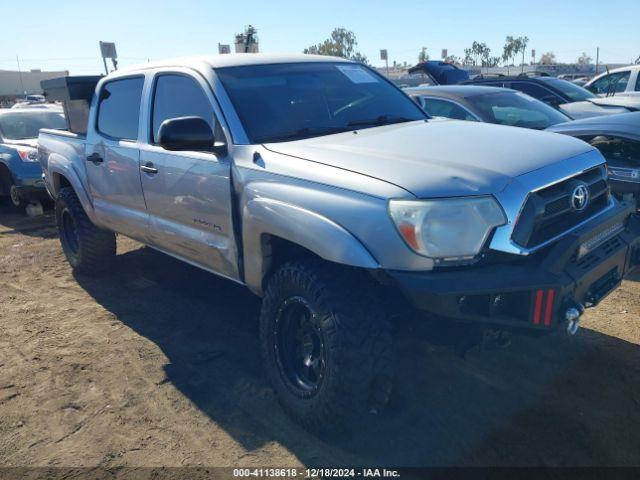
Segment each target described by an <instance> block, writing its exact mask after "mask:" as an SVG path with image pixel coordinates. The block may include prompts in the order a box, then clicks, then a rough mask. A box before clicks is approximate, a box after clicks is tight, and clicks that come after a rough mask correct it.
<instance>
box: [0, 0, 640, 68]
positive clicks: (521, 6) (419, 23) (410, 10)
mask: <svg viewBox="0 0 640 480" xmlns="http://www.w3.org/2000/svg"><path fill="white" fill-rule="evenodd" d="M0 11H1V12H2V18H3V21H2V30H1V31H2V35H1V37H0V38H1V40H0V69H6V70H15V69H17V61H16V56H17V57H18V58H19V59H20V66H21V68H22V69H25V70H27V69H32V68H40V69H42V70H69V71H70V72H71V74H94V73H101V72H102V71H103V70H104V67H103V65H102V60H101V58H100V54H99V47H98V42H99V41H100V40H103V41H112V42H115V43H116V47H117V51H118V56H119V61H120V65H122V66H124V65H132V64H136V63H141V62H146V61H148V60H157V59H161V58H168V57H175V56H183V55H201V54H216V53H217V45H218V43H223V44H232V43H233V38H234V34H236V33H239V32H241V31H242V30H243V29H244V27H245V26H246V25H248V24H252V25H254V26H255V27H256V28H257V29H258V37H259V40H260V50H261V51H262V52H269V53H291V52H301V51H302V50H303V49H304V48H305V47H308V46H310V45H313V44H315V43H319V42H321V41H322V40H324V39H325V38H327V37H328V36H329V34H330V33H331V31H332V30H333V28H335V27H344V28H347V29H349V30H351V31H353V32H354V33H355V34H356V37H357V40H358V50H360V51H361V52H362V53H364V54H365V55H366V56H367V57H368V58H369V61H370V62H371V63H372V64H373V65H377V66H382V65H383V62H382V61H381V60H380V57H379V56H380V53H379V52H380V49H382V48H386V49H387V50H388V52H389V63H390V64H391V63H393V61H394V60H395V61H397V62H399V63H402V62H404V61H406V62H408V63H409V64H414V63H416V61H417V57H418V54H419V51H420V49H421V48H422V47H426V48H427V53H428V54H429V55H430V56H431V58H439V56H440V52H441V50H442V49H443V48H447V49H448V51H449V54H450V55H451V54H453V55H458V56H462V55H463V50H464V49H465V48H467V47H469V46H470V45H471V43H472V42H473V41H474V40H475V41H479V42H486V43H487V45H488V46H489V47H490V48H491V49H492V55H496V56H497V55H500V54H501V53H502V46H503V45H504V39H505V36H507V35H513V36H521V35H527V36H528V37H529V39H530V42H529V48H535V49H536V51H537V56H538V58H539V57H540V55H541V54H542V53H544V52H547V51H553V52H554V53H555V54H556V58H557V60H558V61H562V62H575V61H576V59H577V58H578V57H579V56H580V54H581V53H582V52H586V53H587V54H588V55H589V56H591V57H593V59H594V61H595V56H596V48H597V47H600V60H601V62H603V63H629V62H631V61H632V60H635V59H636V58H638V56H640V28H639V27H638V19H640V1H639V0H607V1H606V2H596V1H595V0H580V1H575V0H553V1H550V0H537V1H528V0H512V1H503V0H494V1H492V2H488V1H482V2H480V1H468V0H455V1H442V0H440V1H418V0H403V1H389V0H386V1H380V0H369V1H353V0H316V1H315V2H304V1H302V0H298V1H286V0H267V1H265V0H245V1H239V0H227V1H225V2H221V1H215V0H181V1H168V0H155V1H147V0H102V1H94V0H83V1H79V0H59V1H53V0H48V1H45V0H23V1H21V2H19V1H17V0H0ZM529 56H530V54H529V53H527V57H529Z"/></svg>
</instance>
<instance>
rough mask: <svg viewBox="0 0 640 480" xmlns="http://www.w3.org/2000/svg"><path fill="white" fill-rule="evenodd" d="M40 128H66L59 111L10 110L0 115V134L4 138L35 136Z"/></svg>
mask: <svg viewBox="0 0 640 480" xmlns="http://www.w3.org/2000/svg"><path fill="white" fill-rule="evenodd" d="M41 128H55V129H58V130H66V129H67V121H66V120H65V118H64V115H63V114H62V113H61V112H44V111H42V110H37V111H36V110H34V111H29V112H11V113H4V114H2V115H0V134H1V135H2V137H3V138H4V139H5V140H25V139H28V138H37V137H38V132H39V131H40V129H41Z"/></svg>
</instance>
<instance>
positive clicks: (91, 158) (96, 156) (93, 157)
mask: <svg viewBox="0 0 640 480" xmlns="http://www.w3.org/2000/svg"><path fill="white" fill-rule="evenodd" d="M87 161H88V162H93V163H94V164H96V165H97V164H98V163H102V162H104V159H103V158H102V157H101V156H100V154H99V153H98V152H93V153H92V154H91V155H89V156H87Z"/></svg>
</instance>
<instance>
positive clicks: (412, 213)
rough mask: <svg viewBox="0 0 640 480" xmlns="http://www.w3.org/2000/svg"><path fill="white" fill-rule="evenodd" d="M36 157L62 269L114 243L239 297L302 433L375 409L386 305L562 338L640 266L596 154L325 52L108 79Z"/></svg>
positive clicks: (630, 218) (385, 390) (386, 368)
mask: <svg viewBox="0 0 640 480" xmlns="http://www.w3.org/2000/svg"><path fill="white" fill-rule="evenodd" d="M38 148H39V152H38V154H39V159H40V162H41V164H42V167H43V170H44V178H45V183H46V185H47V188H48V190H49V192H50V194H51V195H52V197H53V198H54V199H55V202H56V219H57V224H58V228H59V231H60V240H61V243H62V247H63V249H64V252H65V254H66V257H67V258H68V260H69V262H70V264H71V265H72V267H73V269H74V270H75V271H77V272H78V273H82V274H93V273H94V272H98V271H99V270H102V269H105V268H107V267H108V266H109V265H110V264H111V263H112V260H113V258H114V256H115V255H116V236H115V234H116V233H119V234H123V235H126V236H128V237H131V238H134V239H136V240H139V241H140V242H142V243H144V244H146V245H149V246H151V247H153V248H155V249H158V250H160V251H162V252H165V253H167V254H169V255H172V256H174V257H176V258H179V259H182V260H184V261H185V262H188V263H190V264H193V265H196V266H198V267H200V268H203V269H205V270H208V271H210V272H212V273H214V274H216V275H220V276H222V277H225V278H228V279H229V280H232V281H234V282H238V283H240V284H242V285H246V287H247V288H249V289H250V290H251V291H252V292H254V293H255V294H256V295H259V296H260V297H262V310H261V314H260V334H261V345H262V354H263V355H264V364H265V368H266V371H267V372H268V375H269V377H270V380H271V382H272V384H273V388H274V389H275V391H276V393H277V395H278V397H279V399H280V401H281V403H282V404H283V406H284V408H285V409H286V410H287V411H288V412H289V413H290V414H291V415H292V416H293V417H295V418H296V419H297V420H298V421H299V422H301V423H302V424H303V425H305V426H306V427H308V428H311V429H319V430H322V429H331V428H333V427H336V426H342V425H345V424H347V423H349V424H350V422H346V420H351V419H354V418H362V417H363V416H366V415H367V414H369V413H370V412H373V411H377V410H378V409H379V408H380V407H381V406H383V405H384V404H385V402H387V400H388V398H389V395H390V390H391V385H392V368H391V364H392V340H391V333H390V318H395V317H398V315H391V314H392V313H393V312H390V309H389V308H388V306H387V305H388V304H389V302H388V301H387V300H388V299H403V300H404V301H406V304H408V305H410V306H411V308H412V309H413V310H412V311H413V312H423V313H425V314H429V316H430V317H431V318H437V319H442V321H448V322H460V323H459V324H461V325H467V326H469V328H475V327H477V326H487V327H491V328H501V329H502V328H503V329H517V330H520V331H528V332H532V333H534V334H540V333H546V332H553V331H556V330H560V331H566V330H567V329H568V330H569V331H570V332H571V333H575V331H576V329H577V325H578V321H579V317H580V315H581V314H582V312H583V311H584V309H585V308H586V307H591V306H594V305H596V304H597V303H598V302H599V301H600V300H601V299H602V298H603V297H605V296H606V295H607V294H608V293H610V292H611V291H612V290H613V289H614V288H616V287H617V286H618V285H619V284H620V282H621V280H622V278H623V277H624V276H625V275H626V274H628V273H629V272H630V271H631V270H633V269H634V268H635V267H636V266H637V265H638V264H639V263H640V222H639V219H638V216H636V215H635V214H634V207H633V206H632V205H627V204H625V203H620V202H618V201H617V200H615V199H614V198H612V197H611V195H610V193H609V184H608V181H607V172H606V168H605V165H604V163H605V160H604V158H603V157H602V155H601V154H600V153H599V152H598V151H597V150H596V149H594V148H592V147H591V146H589V145H588V144H587V143H585V142H582V141H580V140H577V139H574V138H571V137H568V136H564V135H558V134H553V133H545V132H538V131H532V130H527V129H519V128H511V127H503V126H497V125H490V124H478V123H472V122H457V121H438V120H432V119H430V118H429V117H428V115H426V114H425V113H424V112H423V111H422V110H421V109H420V108H419V107H418V106H417V105H416V104H415V103H414V102H413V101H412V100H410V99H409V97H407V96H406V95H405V94H404V93H403V92H402V91H400V90H399V89H398V88H396V87H395V86H394V85H393V84H391V83H390V82H389V81H388V80H386V79H385V78H384V77H382V76H380V75H378V74H377V73H376V72H375V71H373V70H371V69H369V68H367V67H366V66H363V65H360V64H357V63H351V62H348V61H345V60H343V59H339V58H331V57H318V56H306V55H293V56H271V55H260V54H248V55H222V56H218V57H207V58H189V59H179V60H173V61H166V62H159V63H148V64H145V65H144V66H141V67H139V68H131V69H127V70H120V71H118V72H115V73H112V74H110V75H108V76H106V77H104V78H102V79H100V80H99V81H98V82H97V86H96V87H95V92H93V91H92V94H91V98H90V110H89V111H88V124H86V135H85V134H78V133H74V132H73V131H56V130H42V131H41V134H40V137H39V142H38ZM418 316H419V315H418Z"/></svg>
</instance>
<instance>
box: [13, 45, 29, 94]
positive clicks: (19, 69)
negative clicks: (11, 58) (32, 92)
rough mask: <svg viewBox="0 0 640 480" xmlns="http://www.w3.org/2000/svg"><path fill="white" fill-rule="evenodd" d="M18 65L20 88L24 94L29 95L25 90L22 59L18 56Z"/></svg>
mask: <svg viewBox="0 0 640 480" xmlns="http://www.w3.org/2000/svg"><path fill="white" fill-rule="evenodd" d="M16 63H17V64H18V75H19V76H20V88H21V89H22V93H23V94H25V95H26V94H27V91H26V90H25V89H24V82H23V81H22V69H21V68H20V59H19V58H18V55H16Z"/></svg>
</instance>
